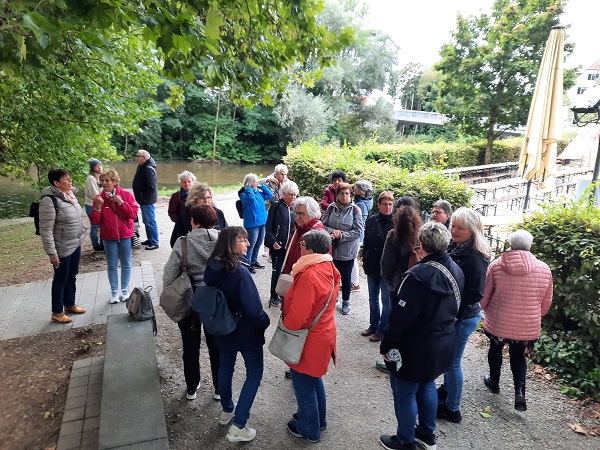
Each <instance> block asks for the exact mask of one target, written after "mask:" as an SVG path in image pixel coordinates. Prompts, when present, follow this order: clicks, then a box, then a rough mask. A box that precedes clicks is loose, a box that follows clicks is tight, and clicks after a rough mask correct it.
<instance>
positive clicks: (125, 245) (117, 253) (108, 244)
mask: <svg viewBox="0 0 600 450" xmlns="http://www.w3.org/2000/svg"><path fill="white" fill-rule="evenodd" d="M104 253H105V255H106V266H107V271H108V282H109V283H110V290H111V291H112V292H113V294H114V293H116V292H117V291H118V290H119V274H118V271H117V270H118V268H119V260H121V289H129V278H131V238H127V239H122V240H120V241H104Z"/></svg>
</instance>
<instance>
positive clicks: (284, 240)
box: [265, 180, 299, 306]
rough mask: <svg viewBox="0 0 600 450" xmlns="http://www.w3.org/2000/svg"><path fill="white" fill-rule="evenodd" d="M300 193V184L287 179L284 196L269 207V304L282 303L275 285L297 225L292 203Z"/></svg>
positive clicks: (267, 225)
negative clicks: (271, 270) (289, 241)
mask: <svg viewBox="0 0 600 450" xmlns="http://www.w3.org/2000/svg"><path fill="white" fill-rule="evenodd" d="M298 193H299V190H298V185H297V184H296V183H294V182H293V181H289V180H288V181H286V182H285V183H284V184H283V185H282V186H281V196H282V197H281V198H280V199H279V200H278V201H277V202H276V203H273V204H271V207H270V208H269V213H268V216H267V224H266V230H265V246H266V247H268V248H269V249H270V250H271V263H272V265H273V272H272V273H271V297H270V299H269V306H271V305H272V306H279V305H281V299H280V298H279V295H277V292H275V287H276V286H277V280H279V275H280V274H281V268H282V267H283V260H284V259H285V254H286V249H287V244H288V239H289V237H290V234H291V231H292V230H293V229H294V226H295V225H296V220H295V217H294V213H293V212H292V205H293V204H294V201H295V200H296V197H297V196H298Z"/></svg>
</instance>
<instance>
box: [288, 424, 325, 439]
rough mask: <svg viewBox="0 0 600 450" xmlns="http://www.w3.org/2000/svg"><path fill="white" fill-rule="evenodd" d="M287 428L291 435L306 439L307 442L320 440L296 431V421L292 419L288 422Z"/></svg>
mask: <svg viewBox="0 0 600 450" xmlns="http://www.w3.org/2000/svg"><path fill="white" fill-rule="evenodd" d="M287 429H288V431H289V432H290V433H291V434H292V435H294V436H296V437H297V438H301V439H306V440H307V441H308V442H312V443H317V442H319V441H320V440H321V439H309V438H307V437H306V436H302V435H301V434H300V433H298V430H297V429H296V422H295V421H293V420H290V421H289V422H288V424H287Z"/></svg>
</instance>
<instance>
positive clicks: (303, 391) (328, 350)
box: [283, 230, 340, 442]
mask: <svg viewBox="0 0 600 450" xmlns="http://www.w3.org/2000/svg"><path fill="white" fill-rule="evenodd" d="M330 247H331V237H330V236H329V233H327V232H326V231H325V230H311V231H309V232H307V233H306V234H304V235H303V236H302V241H301V242H300V248H301V254H302V256H301V257H300V258H299V259H298V261H297V262H296V263H295V264H294V266H293V268H292V275H293V276H294V283H293V284H292V286H291V287H290V290H289V291H288V293H287V294H286V296H285V298H284V299H283V324H284V325H285V326H286V327H287V328H288V329H290V330H300V329H301V328H310V326H311V325H312V323H313V321H314V320H315V318H316V317H317V316H318V314H319V313H320V312H321V311H322V310H323V308H324V306H325V305H327V306H326V308H325V310H324V312H323V314H322V315H321V317H319V320H318V321H317V322H316V323H315V326H314V327H313V328H311V330H310V332H309V333H308V336H307V338H306V343H305V345H304V349H303V351H302V356H301V358H300V362H299V363H298V364H288V365H289V366H290V372H291V376H292V385H293V386H294V393H295V394H296V401H297V403H298V410H297V412H296V413H294V414H293V415H292V420H290V421H289V422H288V424H287V428H288V431H289V432H290V433H291V434H293V435H294V436H296V437H299V438H303V439H306V440H307V441H310V442H319V440H320V439H321V430H324V429H325V428H326V427H327V418H326V396H325V386H324V385H323V379H322V377H323V375H325V374H326V373H327V367H328V366H329V361H330V360H332V359H333V362H334V364H335V343H336V328H335V317H334V316H335V314H334V313H335V300H336V298H337V295H338V291H339V290H340V273H339V272H338V270H337V269H336V268H335V266H334V265H333V258H332V257H331V255H330V254H329V248H330ZM328 301H329V303H327V302H328Z"/></svg>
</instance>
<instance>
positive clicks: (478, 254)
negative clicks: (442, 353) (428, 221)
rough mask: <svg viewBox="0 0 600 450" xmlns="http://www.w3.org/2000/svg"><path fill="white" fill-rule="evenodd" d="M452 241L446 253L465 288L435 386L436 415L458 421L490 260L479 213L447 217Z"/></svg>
mask: <svg viewBox="0 0 600 450" xmlns="http://www.w3.org/2000/svg"><path fill="white" fill-rule="evenodd" d="M450 233H451V235H452V242H451V243H450V246H449V247H448V253H449V254H450V257H451V258H452V259H453V260H454V262H455V263H456V264H458V266H459V267H460V268H461V269H462V271H463V273H464V275H465V292H464V294H463V297H462V301H461V303H460V308H459V309H458V313H457V314H456V322H455V328H456V341H455V347H454V359H453V361H452V367H451V368H450V370H448V371H447V372H446V373H445V374H444V384H443V385H441V386H440V388H439V389H438V402H439V404H438V411H437V417H438V418H439V419H445V420H448V421H450V422H454V423H459V422H460V421H461V420H462V416H461V414H460V399H461V396H462V387H463V374H462V367H461V360H462V355H463V352H464V351H465V347H466V345H467V341H468V340H469V336H471V334H472V333H473V331H475V328H477V325H478V324H479V320H480V313H481V306H480V305H479V301H480V300H481V298H482V297H483V289H484V287H485V275H486V272H487V268H488V265H489V263H490V247H489V246H488V244H487V242H486V240H485V238H484V236H483V225H482V223H481V215H480V214H479V213H478V212H476V211H474V210H472V209H468V208H464V207H463V208H459V209H457V210H456V211H454V214H452V219H451V221H450Z"/></svg>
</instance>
